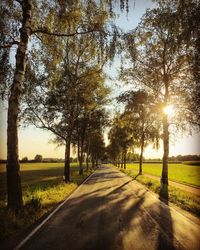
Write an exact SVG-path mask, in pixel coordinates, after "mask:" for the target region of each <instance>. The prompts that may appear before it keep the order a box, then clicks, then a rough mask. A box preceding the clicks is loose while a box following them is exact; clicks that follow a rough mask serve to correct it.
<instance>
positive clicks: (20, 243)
mask: <svg viewBox="0 0 200 250" xmlns="http://www.w3.org/2000/svg"><path fill="white" fill-rule="evenodd" d="M95 171H96V169H95ZM95 171H94V172H93V173H91V174H90V175H89V176H87V177H86V179H85V180H84V181H83V182H82V183H81V184H80V185H79V186H78V187H76V188H75V189H74V190H73V191H72V192H71V193H70V194H69V195H68V196H67V197H66V199H65V200H64V201H63V202H61V203H60V204H59V205H58V206H57V207H56V208H55V209H53V210H52V211H51V212H50V214H49V215H48V216H47V217H46V218H45V219H44V220H42V222H41V223H39V225H37V226H36V227H35V228H34V229H33V230H32V231H31V232H30V233H29V234H28V235H27V236H26V237H25V238H24V239H23V240H21V241H20V242H19V243H18V244H17V245H16V246H15V247H14V248H13V250H19V249H21V247H22V246H24V245H25V243H26V242H28V241H29V240H30V239H31V238H32V237H33V235H35V234H36V233H37V232H38V231H39V230H40V229H41V228H42V226H43V225H44V224H46V223H47V221H49V220H50V219H51V218H52V216H53V215H54V214H55V213H57V212H58V211H59V210H60V208H61V207H62V206H63V205H64V204H65V203H66V202H67V201H68V200H69V199H70V197H71V196H72V194H74V193H75V192H77V190H78V189H79V188H80V187H81V186H82V185H83V184H84V183H86V182H87V181H88V179H89V178H91V176H92V175H93V174H94V173H95Z"/></svg>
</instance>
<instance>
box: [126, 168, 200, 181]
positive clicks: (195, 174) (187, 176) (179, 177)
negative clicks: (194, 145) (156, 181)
mask: <svg viewBox="0 0 200 250" xmlns="http://www.w3.org/2000/svg"><path fill="white" fill-rule="evenodd" d="M138 169H139V163H134V164H127V170H133V171H135V172H136V171H137V172H138ZM168 171H169V172H168V174H169V180H173V181H178V182H181V183H185V184H191V185H195V186H200V166H196V165H195V164H194V165H188V164H187V163H185V164H184V163H177V164H173V163H169V169H168ZM161 172H162V164H161V163H144V164H143V173H147V174H152V175H155V176H159V177H160V176H161Z"/></svg>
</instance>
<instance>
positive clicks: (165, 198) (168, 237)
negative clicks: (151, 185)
mask: <svg viewBox="0 0 200 250" xmlns="http://www.w3.org/2000/svg"><path fill="white" fill-rule="evenodd" d="M159 198H160V200H161V201H162V202H161V203H160V207H159V209H160V225H162V231H163V232H164V234H163V232H162V231H160V232H159V235H158V245H157V250H169V249H170V250H173V249H175V247H174V236H173V234H174V232H173V221H172V217H171V213H170V208H169V206H168V205H169V194H168V185H161V187H160V192H159Z"/></svg>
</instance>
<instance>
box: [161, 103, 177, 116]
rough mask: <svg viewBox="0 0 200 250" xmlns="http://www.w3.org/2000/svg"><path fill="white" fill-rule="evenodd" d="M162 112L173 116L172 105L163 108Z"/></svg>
mask: <svg viewBox="0 0 200 250" xmlns="http://www.w3.org/2000/svg"><path fill="white" fill-rule="evenodd" d="M163 112H164V114H166V115H169V116H171V115H173V114H174V107H173V105H168V106H166V107H164V109H163Z"/></svg>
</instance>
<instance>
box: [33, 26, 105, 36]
mask: <svg viewBox="0 0 200 250" xmlns="http://www.w3.org/2000/svg"><path fill="white" fill-rule="evenodd" d="M92 32H101V33H105V34H107V33H106V32H105V31H102V30H98V29H91V30H86V31H81V32H78V31H76V32H74V33H57V32H50V31H48V30H47V29H45V28H43V29H37V30H33V31H32V34H35V33H42V34H46V35H49V36H58V37H72V36H76V35H85V34H89V33H92Z"/></svg>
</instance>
